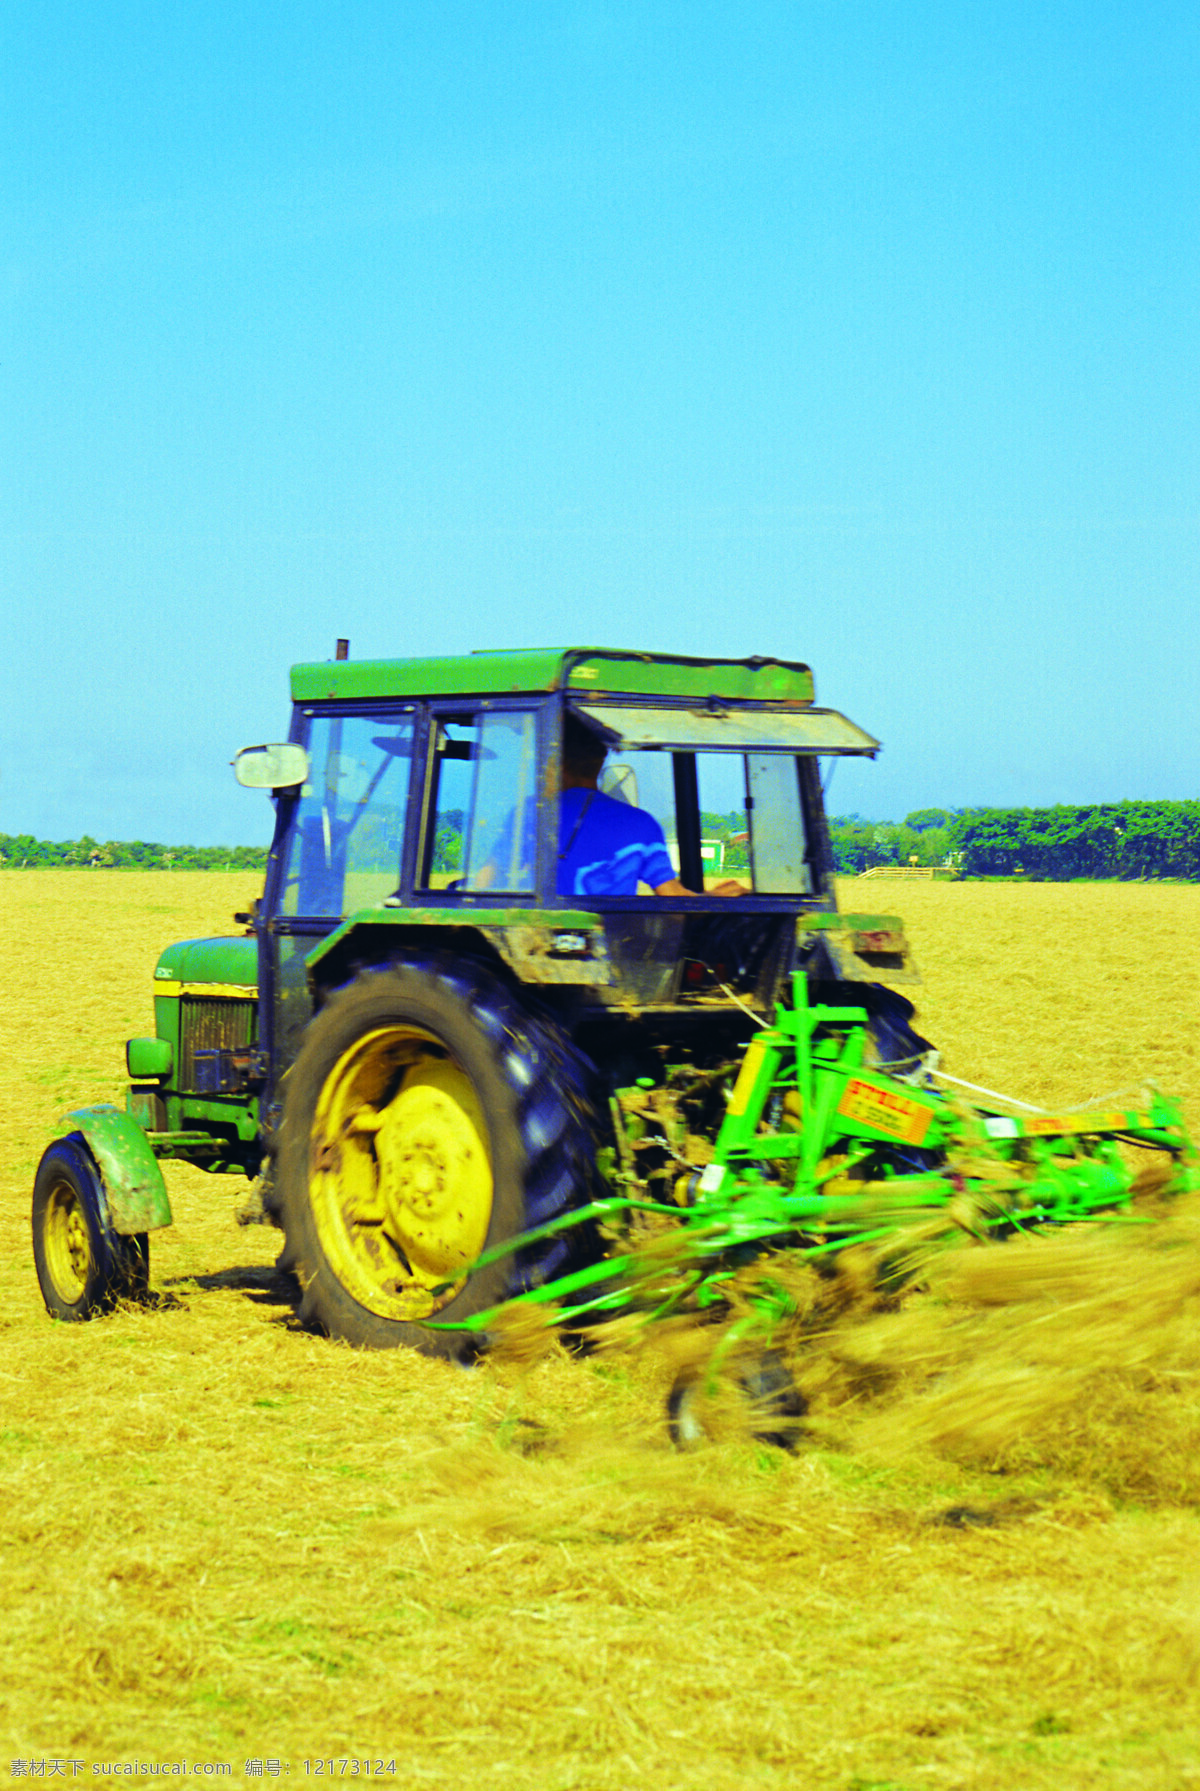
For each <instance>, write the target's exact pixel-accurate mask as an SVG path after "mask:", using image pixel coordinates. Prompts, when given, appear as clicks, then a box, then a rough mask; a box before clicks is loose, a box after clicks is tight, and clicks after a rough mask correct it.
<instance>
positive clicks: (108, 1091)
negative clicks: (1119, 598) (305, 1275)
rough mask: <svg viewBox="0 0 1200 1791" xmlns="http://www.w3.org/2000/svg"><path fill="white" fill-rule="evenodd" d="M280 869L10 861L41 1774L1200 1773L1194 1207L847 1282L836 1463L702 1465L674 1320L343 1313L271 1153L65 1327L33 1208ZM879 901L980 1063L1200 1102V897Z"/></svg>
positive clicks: (14, 1482) (729, 1784) (22, 1385)
mask: <svg viewBox="0 0 1200 1791" xmlns="http://www.w3.org/2000/svg"><path fill="white" fill-rule="evenodd" d="M257 889H258V883H257V880H256V878H255V877H254V876H253V875H252V874H249V873H235V874H230V875H226V874H223V873H217V872H194V873H193V872H146V873H139V872H128V873H125V874H123V875H121V876H120V877H107V876H103V875H89V876H82V875H79V874H78V873H74V872H70V871H27V872H25V873H23V874H21V875H19V876H17V875H13V876H9V877H5V878H3V880H2V881H0V893H2V896H3V901H4V906H5V927H4V930H3V939H2V942H0V952H2V953H3V988H4V991H5V997H6V999H5V1004H4V1011H3V1018H2V1020H0V1027H2V1031H3V1036H2V1038H0V1045H2V1047H3V1048H2V1049H0V1079H2V1081H0V1095H2V1099H0V1203H2V1204H0V1221H2V1227H3V1229H2V1232H0V1289H2V1292H3V1296H4V1297H3V1301H2V1304H0V1312H2V1314H3V1316H2V1317H0V1326H2V1327H3V1331H4V1345H5V1348H4V1358H3V1360H4V1371H3V1393H2V1395H0V1497H2V1498H3V1502H4V1516H3V1518H2V1519H0V1602H2V1603H3V1607H4V1610H5V1614H6V1621H5V1624H4V1629H3V1635H2V1636H0V1744H2V1746H3V1748H4V1750H6V1755H5V1757H6V1758H7V1759H8V1760H9V1761H10V1762H12V1761H17V1760H22V1761H28V1760H45V1761H50V1760H53V1759H55V1758H57V1759H59V1760H62V1761H70V1760H72V1759H74V1760H77V1761H83V1762H85V1763H87V1764H88V1768H89V1776H90V1764H91V1763H92V1762H113V1761H125V1762H152V1761H153V1762H169V1761H177V1760H181V1759H187V1760H188V1761H189V1762H205V1761H221V1762H229V1763H230V1764H231V1765H232V1766H233V1768H234V1777H235V1778H237V1779H239V1780H240V1779H242V1778H243V1776H245V1774H246V1766H247V1763H248V1762H249V1763H251V1766H253V1763H254V1762H256V1761H262V1762H264V1763H265V1762H278V1763H279V1764H280V1776H281V1777H282V1776H290V1777H291V1779H292V1780H293V1782H295V1781H297V1780H305V1779H307V1780H312V1779H314V1778H316V1777H318V1776H320V1777H327V1776H329V1771H328V1768H326V1770H325V1772H324V1773H323V1774H321V1775H317V1774H316V1772H315V1769H314V1768H312V1767H309V1768H308V1769H306V1767H305V1762H306V1761H310V1762H311V1761H316V1760H319V1759H323V1760H326V1761H327V1760H329V1759H330V1758H331V1757H338V1756H349V1757H350V1758H351V1759H352V1760H357V1761H360V1762H367V1761H368V1760H369V1761H370V1762H371V1767H372V1769H373V1767H374V1763H375V1762H376V1761H378V1760H382V1761H384V1762H387V1761H392V1760H394V1761H395V1763H396V1769H395V1770H396V1778H397V1781H398V1782H403V1783H405V1784H407V1785H413V1786H433V1787H446V1788H447V1791H449V1788H451V1787H453V1788H454V1791H459V1788H467V1787H471V1788H473V1787H475V1786H496V1787H504V1788H512V1791H529V1788H531V1787H532V1788H534V1791H629V1788H630V1787H641V1786H647V1787H655V1788H657V1787H662V1788H663V1791H692V1788H696V1791H699V1788H700V1787H704V1788H705V1791H747V1788H750V1791H754V1788H758V1787H763V1788H767V1787H769V1788H771V1791H785V1788H786V1791H795V1788H797V1787H803V1788H804V1791H1083V1788H1089V1787H1112V1788H1114V1791H1116V1788H1121V1791H1126V1788H1128V1791H1134V1788H1136V1791H1143V1788H1145V1791H1151V1788H1153V1791H1181V1788H1184V1787H1188V1786H1195V1787H1200V1741H1198V1737H1200V1567H1198V1566H1197V1561H1198V1559H1200V1551H1198V1544H1200V1525H1198V1523H1197V1508H1198V1506H1200V1379H1198V1364H1200V1213H1198V1212H1197V1206H1198V1205H1200V1203H1198V1202H1192V1203H1190V1204H1185V1205H1182V1206H1181V1207H1180V1209H1179V1210H1178V1211H1177V1212H1176V1213H1175V1214H1174V1215H1173V1216H1172V1217H1171V1218H1169V1219H1166V1220H1160V1221H1159V1222H1158V1223H1156V1224H1154V1225H1147V1226H1145V1227H1133V1228H1126V1229H1121V1230H1119V1231H1118V1230H1116V1229H1114V1228H1112V1227H1100V1228H1097V1230H1096V1232H1095V1233H1094V1234H1091V1233H1085V1232H1084V1231H1083V1230H1076V1231H1074V1232H1072V1233H1071V1234H1070V1235H1068V1236H1064V1237H1062V1238H1059V1239H1052V1238H1047V1239H1042V1240H1038V1241H1036V1242H1034V1243H1032V1244H1029V1245H1011V1246H997V1247H995V1248H994V1249H989V1250H973V1249H964V1250H963V1251H961V1252H959V1253H957V1255H956V1256H955V1257H954V1258H953V1259H952V1261H951V1262H950V1264H948V1266H947V1267H946V1268H944V1269H943V1270H941V1271H939V1272H937V1273H936V1274H935V1276H934V1279H933V1282H932V1284H931V1288H930V1290H929V1291H927V1292H922V1293H917V1294H915V1295H913V1296H912V1297H911V1298H910V1299H909V1300H908V1301H907V1302H905V1303H904V1304H903V1305H901V1306H900V1307H898V1308H897V1309H895V1310H891V1311H877V1310H872V1309H871V1308H870V1306H869V1303H866V1302H864V1300H863V1299H862V1298H861V1297H856V1294H855V1290H854V1288H853V1286H851V1285H850V1284H849V1282H847V1283H846V1285H845V1286H844V1288H843V1289H842V1309H841V1310H840V1312H839V1311H836V1310H834V1307H833V1306H832V1305H831V1308H830V1314H829V1323H828V1329H827V1331H826V1332H825V1333H824V1334H823V1335H822V1336H820V1337H819V1338H817V1339H816V1340H814V1341H812V1342H811V1343H810V1344H809V1345H808V1347H807V1348H806V1350H805V1352H804V1354H803V1356H802V1358H801V1359H800V1360H799V1361H798V1363H797V1372H798V1375H799V1378H800V1379H801V1381H802V1383H803V1384H804V1386H805V1389H806V1391H807V1392H808V1393H809V1395H810V1398H811V1400H812V1417H813V1430H812V1437H811V1440H810V1442H809V1443H808V1444H807V1445H806V1446H805V1447H804V1448H803V1449H802V1450H801V1451H800V1452H799V1453H798V1454H797V1455H796V1456H795V1457H786V1456H782V1455H780V1454H778V1453H776V1452H772V1451H768V1450H763V1449H759V1448H757V1447H755V1446H753V1445H748V1444H737V1443H731V1444H727V1445H722V1446H721V1447H718V1448H714V1449H712V1450H710V1451H708V1452H706V1453H704V1454H702V1455H697V1456H688V1457H679V1456H676V1455H675V1454H674V1453H673V1452H672V1450H671V1449H670V1447H669V1445H668V1443H667V1440H666V1435H665V1430H664V1427H663V1424H662V1417H661V1413H662V1400H663V1396H664V1392H665V1388H666V1385H667V1382H668V1377H669V1366H668V1364H667V1363H666V1361H665V1360H664V1359H662V1358H660V1357H659V1356H657V1355H655V1354H653V1353H651V1352H644V1353H642V1354H641V1355H636V1356H632V1357H611V1358H604V1357H593V1358H591V1359H589V1360H578V1359H571V1358H568V1357H566V1356H565V1355H561V1354H556V1355H553V1356H551V1357H550V1358H549V1359H548V1360H545V1361H543V1362H542V1363H541V1364H540V1365H538V1366H537V1367H536V1368H535V1369H532V1370H528V1371H523V1370H521V1369H520V1368H519V1367H517V1366H515V1365H508V1364H505V1363H502V1362H485V1363H484V1364H483V1365H481V1366H480V1367H478V1368H475V1369H473V1370H471V1371H469V1372H467V1371H463V1370H461V1369H457V1368H453V1367H449V1366H445V1365H442V1364H437V1363H432V1362H428V1361H425V1360H422V1359H420V1358H418V1357H416V1356H413V1355H411V1354H407V1353H398V1354H394V1355H356V1354H354V1353H352V1352H350V1351H348V1350H346V1349H344V1348H341V1347H336V1346H334V1345H332V1344H330V1343H328V1342H326V1341H324V1340H321V1339H319V1338H313V1337H309V1336H306V1335H305V1334H303V1333H301V1332H299V1331H298V1330H297V1329H296V1328H295V1327H294V1324H293V1322H292V1319H291V1315H290V1308H289V1307H288V1305H287V1303H286V1300H285V1297H284V1289H283V1288H282V1286H281V1285H280V1283H279V1282H278V1281H277V1280H276V1278H275V1277H274V1275H273V1273H272V1263H273V1259H274V1255H275V1251H276V1248H277V1244H276V1234H274V1233H272V1232H270V1231H267V1230H264V1229H250V1230H239V1229H238V1228H237V1227H236V1226H235V1224H234V1222H233V1217H232V1212H233V1206H234V1201H235V1199H236V1197H237V1195H238V1193H239V1192H240V1191H241V1190H242V1188H243V1187H244V1185H245V1184H243V1183H240V1182H238V1181H236V1180H234V1179H231V1178H228V1179H227V1178H210V1177H206V1176H204V1175H202V1174H200V1173H199V1172H197V1171H194V1170H190V1169H188V1168H186V1167H175V1166H168V1169H167V1175H168V1181H169V1185H170V1190H171V1198H172V1203H173V1206H174V1209H175V1213H176V1221H177V1222H176V1225H175V1226H174V1227H173V1228H172V1229H171V1230H169V1231H167V1232H162V1233H156V1234H154V1236H153V1238H152V1242H151V1267H152V1276H153V1280H154V1284H155V1286H156V1287H157V1288H158V1289H160V1290H163V1291H166V1292H169V1293H172V1294H174V1295H175V1300H174V1301H173V1302H171V1303H170V1304H167V1305H164V1306H163V1307H161V1308H160V1309H158V1310H130V1311H125V1312H122V1313H120V1314H118V1315H117V1316H115V1317H113V1318H111V1319H108V1320H104V1321H102V1322H98V1323H95V1324H93V1325H89V1326H80V1327H72V1326H52V1325H51V1324H50V1322H49V1320H48V1319H47V1318H46V1317H45V1314H44V1312H43V1309H42V1306H41V1301H40V1297H39V1295H38V1291H37V1284H36V1281H35V1278H34V1273H33V1265H32V1258H31V1252H30V1247H29V1232H28V1207H29V1194H30V1185H31V1182H32V1176H33V1170H34V1167H35V1165H36V1162H37V1159H38V1156H39V1155H40V1152H41V1150H42V1149H43V1147H44V1145H45V1143H46V1142H47V1141H48V1138H49V1136H50V1131H51V1128H52V1126H53V1123H54V1121H55V1120H56V1118H57V1117H58V1115H59V1114H60V1113H61V1112H62V1111H63V1110H64V1109H65V1108H66V1107H68V1106H71V1105H78V1104H82V1103H84V1102H93V1101H98V1100H116V1101H118V1102H122V1101H123V1057H122V1046H123V1041H124V1039H125V1038H126V1037H127V1036H129V1035H130V1034H132V1033H138V1032H146V1031H149V1030H151V1029H152V1021H151V975H152V970H153V966H154V962H155V959H156V957H157V955H158V952H159V950H160V949H161V947H162V946H163V945H164V944H166V943H167V942H169V941H170V940H172V939H175V938H183V937H187V936H189V935H192V934H201V933H208V932H220V931H229V930H233V927H232V920H231V916H232V914H233V912H234V910H235V909H241V908H245V907H248V906H249V903H250V901H251V899H252V898H253V896H254V895H255V894H256V893H257ZM865 889H873V892H874V893H873V894H872V896H871V906H872V907H886V908H888V909H890V908H893V907H894V908H895V909H897V910H898V911H899V912H901V913H903V914H904V915H905V917H906V919H907V922H908V931H909V936H910V938H911V941H912V944H913V948H914V952H915V955H916V959H917V962H918V965H919V967H920V969H921V970H922V972H923V975H924V979H925V982H924V987H923V988H922V989H917V990H913V991H909V992H910V993H911V994H912V995H913V996H914V997H915V998H916V1000H917V1002H918V1007H919V1011H920V1026H921V1030H922V1031H924V1032H926V1033H927V1034H928V1035H929V1036H930V1037H931V1038H933V1039H934V1040H935V1041H936V1042H937V1043H938V1045H939V1046H940V1047H941V1048H942V1050H943V1053H944V1057H945V1060H946V1063H947V1067H948V1068H949V1069H951V1070H952V1071H954V1072H955V1073H956V1074H959V1075H962V1076H964V1077H966V1078H968V1079H969V1080H971V1081H973V1082H978V1083H982V1084H985V1085H986V1086H988V1087H990V1088H994V1089H999V1090H1002V1091H1005V1092H1007V1093H1010V1094H1014V1095H1017V1096H1022V1097H1024V1098H1026V1099H1028V1100H1031V1101H1034V1102H1037V1103H1039V1104H1047V1105H1051V1104H1059V1103H1064V1102H1068V1101H1069V1102H1075V1101H1082V1100H1085V1099H1087V1098H1088V1097H1090V1096H1095V1095H1106V1094H1109V1093H1112V1092H1115V1091H1117V1090H1122V1089H1132V1088H1136V1087H1137V1086H1138V1084H1139V1083H1140V1082H1141V1081H1143V1080H1144V1079H1145V1077H1146V1076H1147V1075H1150V1076H1153V1077H1154V1078H1156V1079H1157V1080H1158V1081H1159V1082H1160V1083H1161V1084H1162V1085H1163V1086H1164V1087H1165V1088H1166V1089H1168V1090H1169V1091H1170V1092H1173V1093H1176V1094H1178V1095H1180V1096H1182V1097H1183V1099H1184V1101H1185V1102H1186V1104H1187V1108H1188V1112H1189V1117H1190V1120H1191V1122H1192V1124H1193V1125H1195V1126H1197V1127H1200V1065H1198V1062H1197V1053H1196V1036H1197V1025H1198V1019H1200V1001H1198V994H1200V990H1198V986H1197V970H1196V965H1197V943H1196V942H1197V938H1198V936H1200V887H1198V886H1167V885H1140V884H1119V885H1118V884H1113V885H1101V884H1058V885H1055V884H1034V885H1030V886H1028V887H1020V886H1018V885H1011V884H991V885H984V884H972V883H964V884H947V883H935V882H912V883H908V884H905V885H903V886H900V885H897V886H896V887H895V888H894V889H889V887H888V885H887V884H886V883H885V882H883V880H880V881H878V882H877V883H875V884H874V885H863V884H856V883H854V882H850V883H847V884H846V885H845V886H844V888H843V899H844V902H845V905H847V906H857V907H862V906H863V905H864V902H863V892H864V890H865ZM285 1764H290V1768H291V1770H290V1775H284V1774H283V1772H282V1767H283V1766H284V1765H285ZM348 1770H349V1771H350V1772H352V1771H353V1768H350V1769H348ZM339 1771H340V1768H335V1776H336V1774H337V1772H339ZM264 1775H268V1776H269V1767H268V1766H266V1765H264V1769H263V1772H262V1773H259V1772H255V1771H253V1770H252V1771H251V1772H250V1774H249V1776H251V1777H255V1778H261V1777H263V1776H264ZM65 1776H66V1777H68V1778H69V1777H70V1776H71V1769H70V1767H69V1766H67V1768H66V1775H65ZM359 1776H363V1774H362V1771H361V1768H360V1773H359Z"/></svg>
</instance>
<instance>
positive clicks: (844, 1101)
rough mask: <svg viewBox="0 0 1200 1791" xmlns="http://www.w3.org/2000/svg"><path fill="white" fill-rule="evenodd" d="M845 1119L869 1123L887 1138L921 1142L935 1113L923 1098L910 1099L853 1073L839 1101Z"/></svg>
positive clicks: (861, 1124)
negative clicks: (859, 1077)
mask: <svg viewBox="0 0 1200 1791" xmlns="http://www.w3.org/2000/svg"><path fill="white" fill-rule="evenodd" d="M837 1110H838V1112H839V1113H840V1114H841V1115H842V1118H843V1119H851V1120H853V1121H854V1122H855V1124H856V1125H860V1126H870V1127H871V1129H872V1131H875V1132H883V1133H884V1134H885V1135H886V1136H887V1137H888V1138H899V1139H901V1140H902V1142H903V1143H905V1144H920V1143H921V1141H922V1139H923V1138H924V1137H925V1134H926V1132H927V1131H928V1130H929V1123H930V1121H931V1120H932V1118H933V1114H932V1113H931V1112H930V1110H929V1108H928V1107H926V1106H924V1105H923V1104H922V1102H920V1101H910V1100H909V1099H908V1097H907V1096H906V1095H902V1094H897V1093H896V1091H895V1089H892V1088H881V1087H879V1086H878V1085H877V1084H876V1083H874V1082H861V1081H859V1080H858V1078H857V1077H854V1076H852V1077H851V1078H850V1080H849V1081H848V1082H847V1084H846V1086H845V1088H844V1089H843V1091H842V1098H841V1100H840V1101H839V1102H838V1105H837Z"/></svg>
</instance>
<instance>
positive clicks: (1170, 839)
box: [0, 801, 1200, 882]
mask: <svg viewBox="0 0 1200 1791" xmlns="http://www.w3.org/2000/svg"><path fill="white" fill-rule="evenodd" d="M443 823H444V830H445V833H446V837H445V838H442V836H441V834H440V833H439V851H440V854H441V855H443V856H447V859H448V862H449V861H450V860H453V862H454V864H457V863H458V857H457V856H456V855H455V848H457V853H458V855H461V838H452V837H451V836H452V835H454V834H455V833H456V831H457V830H456V828H455V825H454V824H455V823H457V824H458V827H459V828H461V826H462V818H461V816H460V815H459V814H457V813H454V814H451V815H448V816H444V817H443ZM745 825H746V823H745V817H744V815H743V814H742V813H740V812H738V811H734V812H731V813H730V814H727V815H716V814H707V813H706V814H705V815H704V817H703V826H704V831H705V836H706V837H707V838H716V839H720V840H721V841H722V842H723V844H724V847H725V868H726V869H727V870H732V871H737V870H739V869H743V868H744V867H745V863H746V858H745V832H744V829H745ZM829 832H830V837H831V839H832V842H833V857H834V863H835V865H836V868H837V870H838V871H839V872H840V873H841V875H842V876H844V877H854V876H859V875H861V873H862V872H863V871H866V870H870V869H871V868H872V867H873V866H875V865H912V864H917V865H928V866H933V867H935V868H941V867H949V868H951V869H953V870H956V871H957V872H958V874H959V875H960V876H963V877H1013V876H1024V877H1028V878H1031V879H1039V880H1040V879H1044V880H1046V881H1048V882H1065V881H1067V880H1069V879H1070V878H1072V877H1104V878H1108V877H1115V878H1126V879H1130V878H1133V879H1136V878H1141V877H1178V878H1181V879H1184V880H1186V881H1193V882H1195V881H1200V801H1194V802H1193V801H1188V802H1105V803H1093V804H1089V805H1086V806H1071V805H1070V804H1067V803H1060V804H1059V805H1058V806H1057V807H1055V808H984V809H944V808H925V809H917V810H915V811H914V812H913V813H912V814H910V815H906V816H905V817H904V820H903V821H869V820H867V819H866V818H865V817H864V816H862V815H834V816H832V817H831V818H830V822H829ZM266 866H267V849H266V847H265V846H164V845H160V844H158V843H157V842H155V841H149V840H124V841H123V840H106V841H104V842H100V841H98V840H94V839H90V838H89V837H88V836H87V835H86V834H85V835H84V836H83V838H82V839H78V840H62V841H57V842H56V841H51V840H37V839H34V837H33V835H32V834H28V833H21V834H6V833H0V870H22V869H28V870H37V869H47V868H52V867H74V868H77V869H80V870H142V871H152V870H179V871H225V870H229V871H260V872H262V871H265V870H266ZM435 868H437V866H436V865H435Z"/></svg>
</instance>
